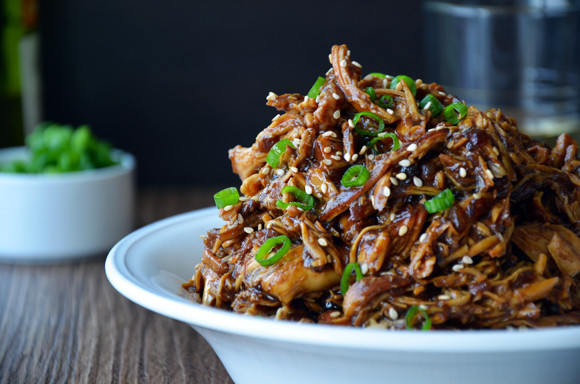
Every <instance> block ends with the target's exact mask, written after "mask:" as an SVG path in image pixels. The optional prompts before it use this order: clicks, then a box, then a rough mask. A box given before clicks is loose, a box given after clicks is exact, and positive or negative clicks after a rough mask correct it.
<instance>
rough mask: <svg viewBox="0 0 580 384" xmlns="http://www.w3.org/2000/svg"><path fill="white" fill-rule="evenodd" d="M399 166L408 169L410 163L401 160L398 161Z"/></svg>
mask: <svg viewBox="0 0 580 384" xmlns="http://www.w3.org/2000/svg"><path fill="white" fill-rule="evenodd" d="M399 165H400V166H401V167H408V166H409V165H411V161H410V160H408V159H403V160H401V161H399Z"/></svg>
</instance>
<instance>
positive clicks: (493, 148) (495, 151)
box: [491, 146, 499, 156]
mask: <svg viewBox="0 0 580 384" xmlns="http://www.w3.org/2000/svg"><path fill="white" fill-rule="evenodd" d="M491 149H492V150H493V153H495V155H496V156H499V150H498V149H497V147H496V146H493V147H491Z"/></svg>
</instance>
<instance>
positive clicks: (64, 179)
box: [0, 147, 135, 263]
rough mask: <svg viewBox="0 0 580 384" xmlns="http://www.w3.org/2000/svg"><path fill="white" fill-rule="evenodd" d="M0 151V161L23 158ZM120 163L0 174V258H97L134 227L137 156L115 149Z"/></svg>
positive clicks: (16, 151)
mask: <svg viewBox="0 0 580 384" xmlns="http://www.w3.org/2000/svg"><path fill="white" fill-rule="evenodd" d="M26 154H27V152H26V148H24V147H18V148H8V149H2V150H0V163H5V162H8V161H10V160H14V159H17V158H25V157H26ZM114 156H115V157H116V158H118V159H119V160H120V164H119V165H114V166H111V167H106V168H99V169H95V170H90V171H82V172H71V173H62V174H56V175H45V174H40V175H39V174H13V173H2V172H0V261H4V262H20V263H39V262H42V263H46V262H57V261H65V260H71V259H77V258H83V257H89V256H95V255H98V254H99V253H104V252H106V251H107V250H109V249H110V248H111V247H112V246H113V245H114V244H115V243H116V242H117V241H119V240H120V239H121V238H122V237H123V236H125V235H127V234H128V233H129V232H131V230H133V229H134V228H133V218H134V189H135V187H134V184H135V181H134V179H135V177H134V173H135V160H134V158H133V156H131V155H130V154H128V153H126V152H121V151H115V152H114Z"/></svg>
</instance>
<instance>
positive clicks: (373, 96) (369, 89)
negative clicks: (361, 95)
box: [366, 87, 377, 103]
mask: <svg viewBox="0 0 580 384" xmlns="http://www.w3.org/2000/svg"><path fill="white" fill-rule="evenodd" d="M366 93H367V94H368V95H369V96H370V97H371V101H372V102H373V103H374V102H375V99H376V98H377V94H376V93H375V89H374V88H373V87H367V90H366Z"/></svg>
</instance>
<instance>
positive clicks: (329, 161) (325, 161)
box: [322, 159, 332, 165]
mask: <svg viewBox="0 0 580 384" xmlns="http://www.w3.org/2000/svg"><path fill="white" fill-rule="evenodd" d="M322 162H323V163H324V164H326V165H330V164H332V160H330V159H324V160H322Z"/></svg>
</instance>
